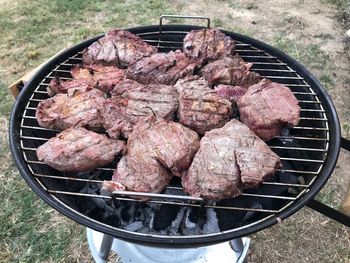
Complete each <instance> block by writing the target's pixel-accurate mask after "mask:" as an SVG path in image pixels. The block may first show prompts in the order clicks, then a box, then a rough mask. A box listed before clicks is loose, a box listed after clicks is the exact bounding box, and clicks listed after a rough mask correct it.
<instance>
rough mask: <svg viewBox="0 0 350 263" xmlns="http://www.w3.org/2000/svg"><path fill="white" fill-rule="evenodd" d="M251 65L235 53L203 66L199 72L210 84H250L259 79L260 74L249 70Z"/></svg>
mask: <svg viewBox="0 0 350 263" xmlns="http://www.w3.org/2000/svg"><path fill="white" fill-rule="evenodd" d="M252 66H253V64H251V63H246V62H244V60H243V59H242V58H241V57H240V56H239V55H238V54H236V55H235V56H233V57H232V58H231V57H225V58H222V59H219V60H216V61H214V62H211V63H209V64H207V65H206V66H204V67H203V68H202V69H201V70H200V72H199V74H200V75H201V76H203V77H204V78H205V79H206V80H207V81H208V82H209V85H210V86H214V85H217V84H227V85H232V86H247V87H249V86H251V85H253V84H255V83H258V82H259V81H260V75H259V74H257V73H255V72H252V71H249V70H250V68H251V67H252Z"/></svg>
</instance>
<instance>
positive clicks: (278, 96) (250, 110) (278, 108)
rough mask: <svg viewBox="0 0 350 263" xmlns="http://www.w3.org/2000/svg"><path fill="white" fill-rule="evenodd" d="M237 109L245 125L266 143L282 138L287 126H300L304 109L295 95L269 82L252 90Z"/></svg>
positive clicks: (263, 81) (265, 80) (264, 80)
mask: <svg viewBox="0 0 350 263" xmlns="http://www.w3.org/2000/svg"><path fill="white" fill-rule="evenodd" d="M237 105H238V108H239V113H240V118H241V121H242V122H244V123H245V124H246V125H247V126H248V127H249V128H250V129H251V130H252V131H253V132H255V133H256V134H257V135H258V136H259V137H260V138H261V139H263V140H265V141H267V140H269V139H271V138H272V137H274V136H277V135H279V134H280V132H281V129H282V127H283V126H284V125H288V126H295V125H297V124H298V123H299V118H300V107H299V105H298V100H297V99H296V98H295V96H294V94H293V93H292V92H291V90H290V89H289V88H288V87H286V86H284V85H282V84H279V83H275V82H272V81H270V80H267V79H263V80H262V81H261V82H259V83H258V84H256V85H253V86H251V87H250V88H249V89H248V91H247V93H246V94H245V95H244V96H242V97H241V98H240V99H239V100H238V102H237Z"/></svg>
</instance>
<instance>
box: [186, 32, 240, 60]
mask: <svg viewBox="0 0 350 263" xmlns="http://www.w3.org/2000/svg"><path fill="white" fill-rule="evenodd" d="M183 50H184V52H185V54H186V55H188V56H190V57H192V58H199V59H201V60H203V61H207V60H215V59H218V58H222V57H226V56H230V55H232V54H233V52H234V50H235V42H234V40H233V39H232V38H231V37H229V36H226V35H225V34H224V33H222V32H221V31H220V30H218V29H214V28H205V29H197V30H192V31H191V32H189V33H188V34H187V35H186V37H185V38H184V44H183Z"/></svg>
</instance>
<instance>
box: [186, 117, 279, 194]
mask: <svg viewBox="0 0 350 263" xmlns="http://www.w3.org/2000/svg"><path fill="white" fill-rule="evenodd" d="M280 166H281V162H280V159H279V157H278V156H277V155H276V154H275V153H274V152H273V151H271V149H270V148H269V146H268V145H267V144H265V142H263V141H262V140H261V139H259V137H257V136H256V135H255V134H254V133H253V132H252V131H251V130H250V129H249V128H248V127H247V126H246V125H244V124H243V123H241V122H239V121H238V120H235V119H233V120H231V121H230V122H228V123H226V124H225V126H224V127H222V128H218V129H214V130H211V131H209V132H207V133H206V134H205V135H204V137H203V138H202V140H201V142H200V148H199V150H198V152H197V153H196V155H195V157H194V159H193V162H192V164H191V166H190V168H189V169H188V172H187V174H186V175H184V176H183V178H182V185H183V187H184V189H185V191H186V192H188V193H189V194H190V195H191V196H195V197H202V198H204V199H208V200H221V199H226V198H231V197H234V196H237V195H240V194H241V192H240V188H241V184H243V187H256V186H258V185H259V184H260V183H261V182H262V181H263V180H265V179H266V178H267V177H268V176H271V175H272V174H273V173H274V172H275V171H276V169H277V168H279V167H280Z"/></svg>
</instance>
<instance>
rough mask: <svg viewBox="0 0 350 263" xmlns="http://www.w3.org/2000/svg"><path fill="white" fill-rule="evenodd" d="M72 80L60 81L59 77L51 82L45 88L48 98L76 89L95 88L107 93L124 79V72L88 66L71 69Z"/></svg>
mask: <svg viewBox="0 0 350 263" xmlns="http://www.w3.org/2000/svg"><path fill="white" fill-rule="evenodd" d="M71 75H72V76H73V79H72V80H67V81H62V80H61V79H60V78H59V77H55V78H54V79H52V80H51V82H50V84H49V86H48V87H47V92H48V94H49V96H53V95H55V94H57V93H66V92H67V91H68V90H70V89H76V88H80V87H83V88H87V89H93V88H97V89H99V90H102V91H103V92H105V93H109V92H110V91H111V90H112V89H113V88H114V86H115V85H116V84H118V83H119V82H120V81H121V80H122V79H124V70H123V69H119V68H117V67H112V66H102V65H88V66H77V67H74V68H72V70H71Z"/></svg>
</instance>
